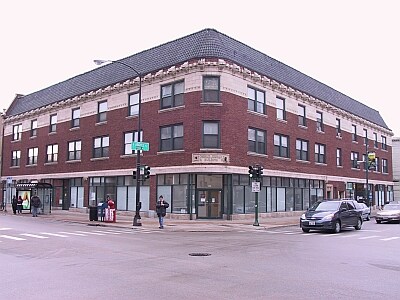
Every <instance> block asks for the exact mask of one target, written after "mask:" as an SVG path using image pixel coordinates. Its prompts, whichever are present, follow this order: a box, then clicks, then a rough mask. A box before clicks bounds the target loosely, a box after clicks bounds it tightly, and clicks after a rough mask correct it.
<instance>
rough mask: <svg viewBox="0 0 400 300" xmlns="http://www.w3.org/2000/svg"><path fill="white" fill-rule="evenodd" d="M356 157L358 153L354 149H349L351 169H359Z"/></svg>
mask: <svg viewBox="0 0 400 300" xmlns="http://www.w3.org/2000/svg"><path fill="white" fill-rule="evenodd" d="M358 157H359V153H358V152H355V151H351V153H350V160H351V167H352V168H353V169H359V168H360V166H359V165H358Z"/></svg>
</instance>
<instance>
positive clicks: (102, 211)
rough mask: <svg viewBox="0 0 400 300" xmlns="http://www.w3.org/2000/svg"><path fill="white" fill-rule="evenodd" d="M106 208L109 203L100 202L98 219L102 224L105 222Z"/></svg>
mask: <svg viewBox="0 0 400 300" xmlns="http://www.w3.org/2000/svg"><path fill="white" fill-rule="evenodd" d="M106 208H107V202H100V203H99V204H97V219H98V220H99V221H101V222H103V221H104V217H105V210H106Z"/></svg>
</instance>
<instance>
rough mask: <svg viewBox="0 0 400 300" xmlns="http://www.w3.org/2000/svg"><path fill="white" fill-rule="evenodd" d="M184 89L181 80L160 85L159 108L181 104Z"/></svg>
mask: <svg viewBox="0 0 400 300" xmlns="http://www.w3.org/2000/svg"><path fill="white" fill-rule="evenodd" d="M184 90H185V85H184V82H183V81H180V82H175V83H172V84H168V85H163V86H162V87H161V109H164V108H171V107H177V106H181V105H183V92H184ZM211 102H212V101H211Z"/></svg>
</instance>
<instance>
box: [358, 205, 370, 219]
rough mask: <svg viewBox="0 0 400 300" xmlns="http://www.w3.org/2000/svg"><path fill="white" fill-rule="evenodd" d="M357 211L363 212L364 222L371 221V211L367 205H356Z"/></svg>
mask: <svg viewBox="0 0 400 300" xmlns="http://www.w3.org/2000/svg"><path fill="white" fill-rule="evenodd" d="M356 205H357V207H356V208H357V210H359V211H361V216H362V218H363V221H369V220H371V209H370V208H369V207H368V206H367V205H366V204H365V203H358V202H357V203H356Z"/></svg>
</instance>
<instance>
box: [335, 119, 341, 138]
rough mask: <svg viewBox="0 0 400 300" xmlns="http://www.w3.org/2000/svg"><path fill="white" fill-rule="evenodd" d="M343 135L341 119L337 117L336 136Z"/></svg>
mask: <svg viewBox="0 0 400 300" xmlns="http://www.w3.org/2000/svg"><path fill="white" fill-rule="evenodd" d="M341 135H342V128H341V121H340V119H339V118H336V136H338V137H340V136H341Z"/></svg>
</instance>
